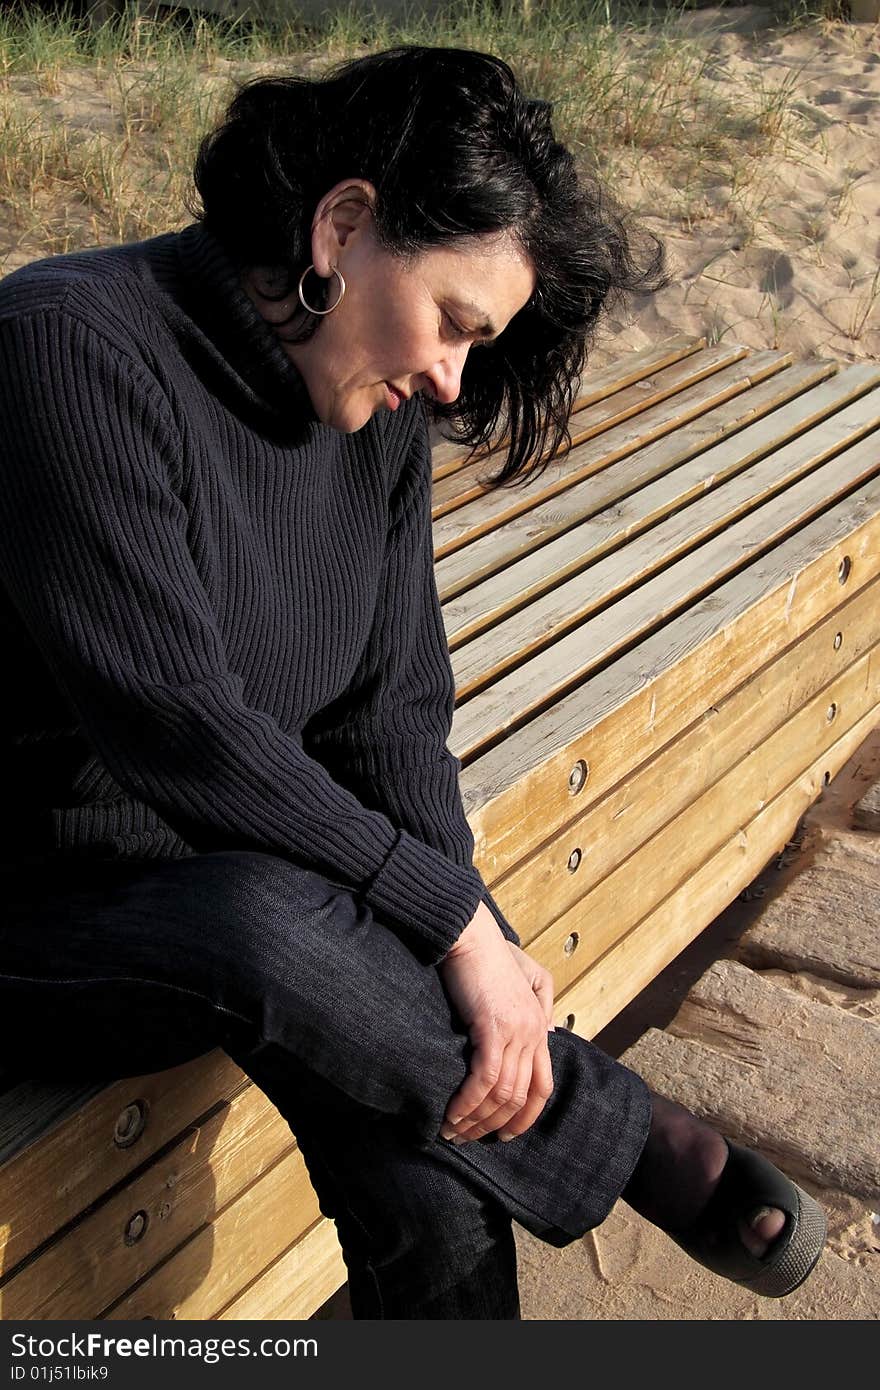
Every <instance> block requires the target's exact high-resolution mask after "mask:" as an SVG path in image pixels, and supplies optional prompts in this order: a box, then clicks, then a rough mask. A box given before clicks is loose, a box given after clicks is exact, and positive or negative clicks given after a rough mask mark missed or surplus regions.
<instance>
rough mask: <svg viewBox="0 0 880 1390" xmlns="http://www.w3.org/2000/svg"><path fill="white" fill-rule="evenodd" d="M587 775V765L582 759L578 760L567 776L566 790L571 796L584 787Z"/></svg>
mask: <svg viewBox="0 0 880 1390" xmlns="http://www.w3.org/2000/svg"><path fill="white" fill-rule="evenodd" d="M589 775H590V767H589V764H588V763H587V762H586V761H585V760H584V759H583V758H579V759H578V761H577V762H576V763H575V765H574V767H573V768H572V769H571V772H570V773H569V774H568V790H569V792H570V793H571V794H572V796H574V794H575V793H576V792H579V791H580V790H581V789H582V788H583V787H585V786H586V784H587V778H588V777H589Z"/></svg>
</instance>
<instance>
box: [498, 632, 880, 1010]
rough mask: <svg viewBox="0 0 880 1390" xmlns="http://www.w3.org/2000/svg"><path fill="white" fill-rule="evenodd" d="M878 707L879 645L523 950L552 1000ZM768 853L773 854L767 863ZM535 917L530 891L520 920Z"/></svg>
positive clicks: (537, 907) (538, 906) (537, 901)
mask: <svg viewBox="0 0 880 1390" xmlns="http://www.w3.org/2000/svg"><path fill="white" fill-rule="evenodd" d="M875 635H876V634H875ZM878 705H880V646H878V645H875V646H873V647H872V648H871V650H870V651H868V652H866V653H865V655H864V656H863V657H861V659H860V660H858V661H856V662H855V663H854V664H853V665H852V666H851V667H849V668H847V670H846V671H844V672H843V673H842V674H841V675H839V676H837V677H836V678H835V679H834V680H833V681H832V682H831V683H830V684H829V685H828V686H826V687H825V689H824V690H822V691H821V692H820V693H819V694H818V695H816V696H815V697H814V698H813V699H812V700H810V701H808V703H807V704H806V705H805V706H804V707H803V709H800V710H798V711H797V712H796V713H795V714H793V715H792V716H791V717H790V718H789V719H786V721H785V723H784V724H783V725H782V726H781V727H780V728H778V729H776V730H774V732H773V733H772V734H770V736H769V737H768V738H766V739H764V740H763V742H761V743H757V744H756V746H755V747H754V748H752V749H751V751H750V752H748V753H747V754H746V756H745V757H743V758H741V759H740V760H739V761H738V762H736V763H735V764H734V765H733V766H732V767H731V768H730V769H729V770H728V771H726V772H725V773H724V775H723V776H721V777H720V778H719V779H718V780H717V781H716V782H714V783H713V784H712V785H711V786H709V787H707V788H706V789H705V790H704V791H703V792H702V793H701V794H699V795H697V796H696V797H695V798H694V799H693V800H691V801H689V802H688V803H687V805H686V806H685V807H684V809H683V810H681V811H679V813H678V814H677V815H675V816H674V817H672V819H670V820H669V821H668V822H667V823H666V824H665V825H663V826H662V828H661V829H660V830H658V831H657V832H656V833H655V834H654V835H652V836H651V837H650V839H648V840H646V841H645V842H644V844H641V845H639V846H638V848H637V849H636V850H635V851H633V853H632V854H630V855H629V856H627V857H624V856H621V858H620V859H619V861H618V862H617V863H616V864H615V866H614V868H613V869H612V870H611V872H610V873H608V874H606V875H605V876H604V877H603V878H601V879H600V880H599V881H598V882H597V883H595V884H594V886H593V887H592V888H589V889H588V890H587V891H586V892H585V893H584V895H583V897H581V898H580V899H579V901H578V902H576V903H575V904H573V905H572V907H570V908H569V909H568V911H567V912H564V913H563V914H562V916H561V917H559V918H557V920H556V921H555V922H553V923H552V924H551V925H550V926H549V927H547V928H545V930H544V931H542V932H540V933H539V934H538V935H537V936H536V937H535V938H534V939H533V940H531V941H530V942H529V943H528V951H529V954H530V955H531V956H532V957H534V959H535V960H537V961H539V962H540V964H541V965H544V966H546V967H547V969H549V970H552V972H553V975H554V979H555V982H556V988H557V991H561V990H563V989H564V988H566V987H567V986H568V985H569V984H571V983H572V982H573V981H574V980H575V979H576V978H577V977H578V976H579V975H580V974H581V973H582V972H583V970H584V969H585V968H587V967H589V966H590V965H591V964H593V963H594V962H595V961H596V960H598V959H599V958H600V957H601V956H602V955H604V954H605V952H606V951H608V950H609V949H610V948H611V947H612V946H614V945H615V943H616V942H617V941H619V940H621V939H622V938H623V937H624V936H626V935H627V933H628V932H630V931H631V930H632V929H633V928H634V927H635V926H637V924H638V923H639V922H640V921H642V920H643V919H644V918H645V917H647V916H648V915H649V913H650V912H652V911H653V910H654V908H655V907H656V906H657V905H658V903H660V902H662V901H663V900H664V899H665V898H667V897H669V896H670V895H671V894H672V893H674V892H676V891H677V890H678V888H679V887H680V885H681V884H682V883H684V882H686V881H687V880H688V878H690V876H691V874H693V873H694V871H695V870H697V869H698V868H699V867H700V865H701V864H703V863H704V862H705V861H706V860H707V859H710V858H711V857H712V856H713V855H714V854H715V853H717V851H718V850H719V848H720V847H721V846H722V845H723V844H724V843H726V842H727V841H728V840H729V839H731V837H733V836H734V835H735V834H736V833H737V832H738V830H739V829H740V827H741V826H742V825H743V824H745V823H747V822H749V821H751V820H753V819H754V818H755V817H756V816H757V815H758V813H759V812H760V811H761V809H762V808H763V807H764V806H765V805H767V804H768V803H769V802H771V801H772V800H773V799H774V798H775V797H777V796H779V795H780V794H781V793H782V792H783V791H784V790H785V788H786V787H788V786H790V785H791V784H792V783H793V782H794V781H796V779H797V778H798V777H799V776H801V775H802V774H803V772H804V771H805V769H806V768H807V767H809V766H811V765H812V764H813V763H814V762H815V760H816V758H818V757H821V756H823V755H824V754H825V753H826V752H827V751H828V750H829V749H830V748H832V747H833V746H834V744H835V743H836V742H837V741H838V739H839V738H840V737H843V735H844V734H845V733H846V732H847V730H849V729H850V728H852V727H853V726H854V725H855V724H858V723H859V722H860V721H861V719H863V718H864V716H865V715H866V714H867V713H869V712H870V711H871V710H872V709H874V708H876V707H877V706H878ZM832 709H833V714H832V716H831V718H829V717H828V716H829V710H832ZM771 852H772V846H771V848H770V849H768V850H767V858H769V857H770V853H771ZM541 911H542V900H541V897H540V894H539V893H537V892H536V895H535V898H534V900H533V908H532V912H531V914H529V913H527V914H526V919H525V920H529V919H530V918H531V919H534V917H536V916H538V914H540V912H541ZM572 934H577V937H578V942H577V946H576V949H574V950H570V951H568V952H566V950H565V943H566V941H568V939H569V938H570V937H571V936H572Z"/></svg>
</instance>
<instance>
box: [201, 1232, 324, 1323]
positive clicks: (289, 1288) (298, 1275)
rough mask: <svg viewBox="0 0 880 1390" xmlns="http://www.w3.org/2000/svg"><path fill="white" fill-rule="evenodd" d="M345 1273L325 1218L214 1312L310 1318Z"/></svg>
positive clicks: (224, 1317) (220, 1316) (240, 1317)
mask: <svg viewBox="0 0 880 1390" xmlns="http://www.w3.org/2000/svg"><path fill="white" fill-rule="evenodd" d="M347 1277H348V1271H347V1270H346V1268H345V1261H344V1260H343V1258H342V1251H341V1249H340V1248H339V1241H338V1240H337V1238H336V1227H335V1226H334V1224H333V1222H332V1221H328V1220H327V1218H326V1217H321V1219H320V1221H318V1222H316V1223H315V1225H314V1226H312V1227H310V1228H309V1230H308V1231H306V1232H305V1234H304V1235H303V1236H301V1237H300V1239H299V1240H298V1241H297V1242H296V1244H295V1245H292V1246H291V1247H290V1249H289V1250H286V1251H285V1252H284V1254H283V1255H281V1256H280V1257H279V1258H278V1259H277V1260H276V1261H275V1262H274V1263H273V1264H271V1265H270V1266H269V1267H268V1269H266V1270H265V1271H264V1272H263V1273H262V1274H261V1275H260V1277H259V1278H258V1279H256V1280H255V1281H254V1282H253V1283H252V1284H250V1285H249V1286H248V1288H246V1289H245V1290H244V1292H243V1293H241V1294H239V1295H238V1296H237V1297H236V1298H234V1299H233V1300H232V1302H231V1303H228V1304H227V1305H226V1307H224V1308H223V1309H221V1310H220V1311H219V1312H217V1313H215V1314H214V1316H215V1318H217V1320H218V1321H221V1322H223V1321H229V1320H231V1319H235V1321H237V1322H242V1321H254V1322H264V1321H270V1320H280V1319H283V1318H292V1319H299V1318H310V1317H311V1316H312V1314H313V1313H314V1312H315V1311H316V1310H317V1309H318V1308H320V1307H321V1305H322V1304H323V1303H326V1302H327V1299H328V1298H330V1297H331V1295H332V1294H334V1293H335V1292H336V1290H337V1289H339V1288H341V1287H342V1285H343V1284H344V1283H345V1281H346V1279H347Z"/></svg>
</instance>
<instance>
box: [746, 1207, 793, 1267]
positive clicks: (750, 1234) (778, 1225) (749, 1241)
mask: <svg viewBox="0 0 880 1390" xmlns="http://www.w3.org/2000/svg"><path fill="white" fill-rule="evenodd" d="M784 1226H785V1213H784V1212H781V1211H779V1210H778V1209H777V1208H776V1207H758V1208H757V1210H755V1211H753V1212H752V1215H751V1217H750V1219H749V1221H740V1223H739V1234H740V1239H741V1241H742V1243H743V1245H744V1246H745V1247H746V1249H747V1250H748V1252H749V1254H750V1255H754V1256H755V1258H756V1259H760V1258H761V1256H762V1255H765V1254H766V1253H767V1247H768V1246H769V1245H772V1243H773V1241H774V1240H775V1239H776V1237H777V1236H778V1235H779V1233H780V1231H781V1230H782V1229H783V1227H784Z"/></svg>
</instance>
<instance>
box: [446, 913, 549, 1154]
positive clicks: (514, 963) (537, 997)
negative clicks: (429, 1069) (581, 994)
mask: <svg viewBox="0 0 880 1390" xmlns="http://www.w3.org/2000/svg"><path fill="white" fill-rule="evenodd" d="M437 968H438V970H439V971H440V976H441V979H442V981H443V985H444V988H445V989H446V992H447V994H448V995H449V998H450V1000H451V1001H452V1003H453V1005H454V1006H455V1009H456V1010H457V1012H458V1014H459V1016H460V1017H461V1019H462V1022H463V1023H464V1024H465V1026H466V1027H467V1030H468V1034H469V1036H470V1040H471V1042H472V1044H473V1048H474V1052H473V1057H472V1059H471V1069H470V1072H469V1073H468V1076H467V1078H466V1079H465V1081H464V1083H463V1084H462V1086H461V1087H460V1088H459V1089H458V1090H457V1091H456V1093H455V1095H454V1096H453V1097H452V1099H451V1100H450V1102H449V1105H448V1106H447V1108H446V1118H445V1122H444V1124H443V1127H442V1129H441V1131H440V1133H441V1134H442V1136H443V1138H444V1139H450V1138H452V1137H453V1136H455V1137H456V1138H457V1139H479V1138H480V1136H481V1135H483V1134H490V1133H492V1131H494V1130H500V1131H501V1134H500V1137H501V1138H511V1139H512V1138H514V1137H515V1136H516V1135H518V1134H524V1133H525V1131H526V1130H527V1129H528V1128H529V1126H530V1125H532V1124H534V1122H535V1120H536V1119H537V1118H538V1116H539V1115H540V1113H541V1111H542V1110H543V1109H544V1106H545V1104H546V1103H547V1098H548V1097H549V1095H550V1093H551V1091H552V1090H553V1073H552V1070H551V1066H550V1050H549V1048H548V1046H547V1033H548V1029H552V1023H551V1018H552V1011H553V980H552V977H551V975H550V973H549V971H547V970H545V969H544V967H543V966H541V965H538V964H537V962H535V961H533V960H532V959H531V958H530V957H529V956H527V955H526V954H525V952H524V951H521V950H520V949H519V947H518V946H514V945H513V943H512V942H509V941H507V940H506V939H505V938H504V937H503V936H502V935H501V933H500V931H499V930H498V924H497V922H496V921H495V918H494V917H493V916H492V913H491V912H490V911H489V909H488V907H487V906H486V905H485V903H481V904H480V906H479V907H478V908H477V911H476V913H475V914H474V916H473V918H472V919H471V921H470V922H469V923H468V925H467V926H466V927H465V929H464V931H463V932H462V934H461V936H460V937H459V938H458V940H457V941H456V943H455V945H454V946H453V947H452V949H451V950H450V951H449V952H448V954H447V955H446V956H445V957H444V958H443V960H442V961H441V962H440V964H439V965H438V967H437Z"/></svg>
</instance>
